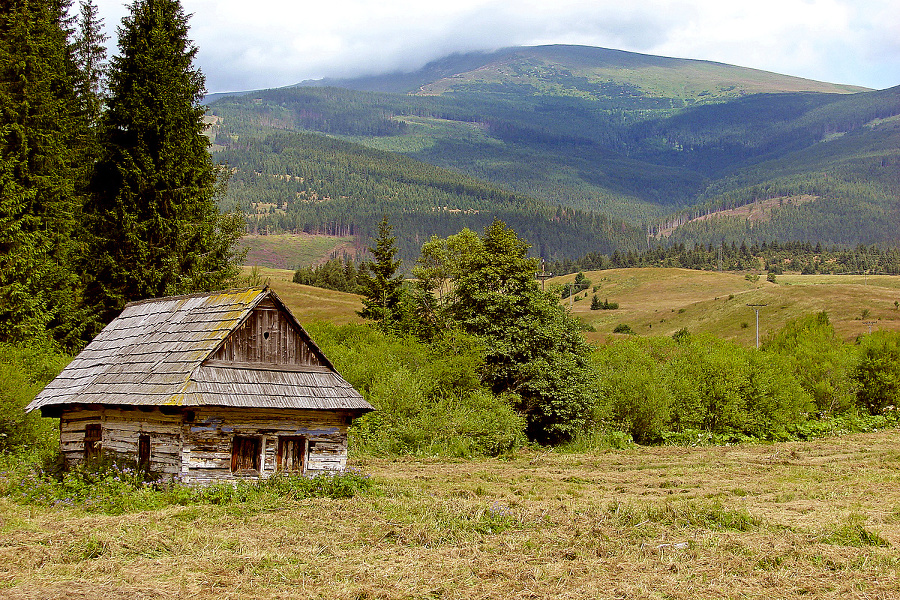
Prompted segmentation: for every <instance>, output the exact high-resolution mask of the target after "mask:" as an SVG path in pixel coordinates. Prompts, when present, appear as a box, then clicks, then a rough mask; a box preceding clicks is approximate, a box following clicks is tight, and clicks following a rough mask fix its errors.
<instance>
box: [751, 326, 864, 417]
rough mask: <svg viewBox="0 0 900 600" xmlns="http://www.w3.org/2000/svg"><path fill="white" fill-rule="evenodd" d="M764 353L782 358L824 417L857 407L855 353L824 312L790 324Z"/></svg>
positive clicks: (767, 345)
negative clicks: (854, 369)
mask: <svg viewBox="0 0 900 600" xmlns="http://www.w3.org/2000/svg"><path fill="white" fill-rule="evenodd" d="M762 349H763V351H764V352H767V353H775V354H779V355H780V356H781V357H782V359H783V360H785V361H786V362H787V363H788V365H789V368H790V370H791V373H792V374H793V376H794V377H795V378H796V380H797V381H798V382H799V383H800V385H801V386H802V387H803V389H804V390H806V392H807V393H808V394H809V395H810V396H812V398H813V401H814V402H815V403H816V410H817V412H818V413H819V414H820V415H821V416H827V415H832V414H838V413H843V412H846V411H849V410H852V409H853V408H854V406H855V405H856V388H857V383H856V382H855V381H854V380H853V378H852V377H851V370H852V368H853V364H854V362H855V361H856V357H855V353H854V349H853V347H852V346H850V345H849V344H846V343H844V342H843V341H841V340H840V339H839V338H838V337H837V335H836V334H835V332H834V326H833V325H832V324H831V322H830V321H829V319H828V315H827V314H826V313H824V312H820V313H816V314H813V315H808V316H806V317H802V318H800V319H797V320H794V321H791V322H790V323H788V324H787V325H785V326H784V327H783V328H782V329H781V330H780V331H779V332H777V333H776V334H775V335H774V336H772V337H771V338H770V339H768V340H766V342H765V343H764V344H763V346H762Z"/></svg>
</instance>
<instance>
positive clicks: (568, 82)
mask: <svg viewBox="0 0 900 600" xmlns="http://www.w3.org/2000/svg"><path fill="white" fill-rule="evenodd" d="M323 84H330V85H332V86H334V85H340V86H343V87H340V88H339V87H316V86H319V85H323ZM372 90H377V91H372ZM210 113H211V114H212V115H213V116H214V117H215V119H216V126H215V128H214V132H213V135H214V137H215V141H216V144H217V145H216V147H215V148H216V149H217V150H219V151H220V152H217V153H216V156H217V158H219V159H220V160H224V161H227V162H228V164H229V165H231V166H232V168H234V169H236V172H235V176H234V179H233V186H232V191H231V192H230V195H231V197H232V198H234V199H239V200H243V201H244V204H246V203H247V199H249V198H258V199H262V200H264V201H265V202H269V203H277V204H284V203H285V202H287V203H288V204H291V203H295V202H293V200H292V199H291V197H290V194H295V196H294V198H303V196H302V195H301V196H296V194H298V193H300V192H301V191H303V190H298V189H294V188H297V183H298V182H294V184H295V185H293V187H291V186H288V185H286V184H284V183H283V182H284V181H286V180H284V179H282V180H277V179H275V178H276V177H277V176H287V175H288V174H289V171H290V169H296V168H297V165H298V164H299V163H297V162H296V161H298V160H302V161H307V163H308V164H307V168H309V165H311V164H316V165H319V166H318V167H317V168H320V169H324V170H322V171H320V177H319V179H318V180H317V181H316V184H315V186H316V188H317V189H314V190H306V191H304V193H307V194H308V193H316V194H317V198H318V200H317V201H316V202H309V201H308V200H307V201H305V204H304V206H303V208H302V210H300V209H299V208H297V209H290V208H287V213H289V214H290V213H295V214H297V215H299V214H300V213H302V214H304V215H307V216H306V217H303V218H304V219H307V220H308V222H304V223H305V224H304V225H302V226H303V227H304V228H307V227H313V228H316V227H325V226H335V224H337V225H338V226H340V224H342V223H347V222H350V223H352V224H354V226H358V227H361V228H362V229H366V230H368V229H370V227H371V224H372V223H373V219H376V218H380V216H381V214H389V215H391V217H392V219H394V218H395V217H394V215H396V220H398V221H401V220H403V219H405V218H407V217H408V216H409V215H410V214H412V213H421V214H418V216H416V217H415V221H416V223H417V225H416V226H415V227H410V226H408V225H405V224H400V223H398V226H399V229H398V230H397V233H398V235H399V236H400V238H401V239H402V240H405V239H407V238H409V237H410V236H412V237H413V238H416V239H420V238H421V237H422V236H425V237H427V236H428V235H430V233H438V234H445V233H446V232H448V231H451V230H452V228H453V227H456V226H457V225H458V224H461V223H465V224H467V225H470V226H472V225H475V226H477V225H478V224H479V223H480V222H481V221H482V220H484V218H482V217H483V216H486V215H491V218H492V217H493V216H505V217H509V218H512V217H511V215H512V214H513V213H514V214H515V215H516V219H514V221H515V223H516V224H517V225H518V227H516V229H517V230H518V231H520V232H521V233H522V235H523V236H524V237H526V238H527V239H529V240H530V241H532V243H534V244H535V245H536V251H537V252H539V253H541V254H542V255H544V256H547V258H552V257H557V258H558V257H561V256H576V255H577V254H578V252H580V250H581V249H582V248H584V247H585V246H589V245H592V244H598V246H597V247H595V248H592V249H591V251H607V250H606V248H607V247H613V246H615V245H616V244H622V246H619V247H620V248H621V249H625V248H628V247H635V246H637V245H646V244H647V240H646V239H642V238H643V236H644V233H641V232H647V231H650V232H652V233H656V232H659V231H662V230H665V231H666V232H667V235H668V234H669V233H671V231H672V230H673V229H674V230H675V233H673V234H672V236H673V239H676V240H678V241H680V242H687V243H690V242H692V241H703V242H704V243H708V242H710V241H715V242H717V243H718V242H721V240H722V239H725V240H726V241H728V242H731V241H737V242H738V243H741V242H743V241H748V242H752V241H761V240H763V239H772V238H777V239H779V240H782V241H789V240H794V239H802V240H804V241H813V242H816V241H819V242H822V243H826V244H854V243H860V242H864V243H894V242H895V241H896V231H897V230H898V229H900V215H898V214H897V208H896V206H897V202H896V198H897V196H898V192H900V186H898V175H897V173H898V165H900V127H898V119H900V88H891V89H888V90H881V91H860V90H859V88H851V87H849V86H840V85H835V84H828V83H821V82H813V81H808V80H803V79H799V78H794V77H788V76H783V75H777V74H773V73H766V72H762V71H755V70H752V69H745V68H740V67H733V66H729V65H722V64H719V63H710V62H705V61H690V60H683V59H668V58H662V57H653V56H646V55H639V54H632V53H627V52H621V51H615V50H606V49H601V48H585V47H577V46H543V47H537V48H518V49H506V50H501V51H498V52H495V53H491V54H471V55H457V56H451V57H448V58H446V59H444V60H442V61H436V62H435V63H432V64H430V65H427V66H426V67H424V68H423V69H422V70H420V71H418V72H416V73H412V74H395V75H386V76H382V77H374V78H366V79H357V80H340V81H338V80H331V81H327V80H326V81H322V82H306V83H305V84H304V85H301V86H296V87H290V88H280V89H275V90H263V91H256V92H250V93H246V94H243V95H240V96H228V97H221V98H219V99H218V100H217V101H215V102H214V103H213V104H212V105H211V107H210ZM286 131H295V132H301V131H302V132H307V133H308V134H309V133H318V134H325V135H327V136H329V137H332V138H341V139H343V140H344V141H346V142H353V143H354V145H349V144H348V145H343V146H340V153H342V154H341V155H342V156H343V157H344V158H342V159H341V160H343V161H344V166H343V167H340V168H338V167H337V166H329V165H328V164H327V163H328V160H327V159H325V158H322V159H321V160H320V159H309V158H303V154H304V153H306V152H308V151H309V150H308V149H304V148H312V147H314V146H316V145H317V144H323V143H324V142H320V141H317V140H316V138H315V136H313V135H298V136H294V137H291V136H287V134H286V133H284V132H286ZM276 132H281V133H277V134H276ZM273 135H274V137H272V136H273ZM267 139H269V140H270V141H269V142H264V140H267ZM271 140H277V141H274V142H273V141H271ZM261 143H262V144H263V146H259V144H261ZM273 144H274V145H273ZM357 144H361V145H363V146H367V147H368V148H371V149H374V150H381V151H384V152H383V153H381V154H369V153H368V152H369V151H368V150H363V149H362V148H360V147H359V146H358V145H357ZM288 147H291V148H292V149H291V150H286V149H287V148H288ZM264 148H269V149H264ZM335 148H337V146H335ZM329 152H335V150H329ZM292 153H294V154H292ZM347 153H350V154H353V155H354V156H356V157H357V158H355V159H354V160H353V161H350V162H347V161H346V160H345V158H346V156H347ZM389 153H392V154H389ZM399 154H402V155H406V156H407V157H409V158H412V159H416V161H417V162H416V163H413V162H400V161H399V157H398V158H396V161H395V158H391V157H392V156H394V157H396V155H399ZM264 155H265V156H266V157H268V158H264V157H263V156H264ZM375 156H378V157H379V158H378V160H379V161H385V162H384V169H386V170H383V172H382V174H381V175H379V176H378V177H374V176H373V173H372V172H371V170H369V171H367V170H366V168H362V170H360V168H361V165H362V164H364V163H366V162H370V161H372V160H374V159H373V157H375ZM363 157H365V158H363ZM292 161H294V162H292ZM360 161H361V162H360ZM350 163H354V164H355V166H352V165H351V164H350ZM423 163H427V164H428V165H434V166H437V167H442V168H443V169H442V170H434V169H433V167H427V166H425V165H424V164H423ZM251 164H254V165H255V166H254V167H252V169H251V167H250V165H251ZM401 164H402V165H403V166H402V167H401ZM413 164H417V165H419V166H416V167H413V166H412V165H413ZM264 165H265V166H264ZM394 167H397V168H398V169H400V170H401V171H402V170H403V169H413V170H415V171H416V172H417V173H419V174H420V176H421V177H420V178H419V179H416V182H415V185H425V186H426V187H427V188H429V189H430V190H431V191H429V192H428V193H427V194H424V195H423V192H422V190H421V189H419V190H418V191H417V192H415V193H412V192H410V191H409V189H408V187H407V188H406V189H404V186H408V185H410V182H409V181H408V179H409V177H408V176H407V175H398V177H399V179H398V181H397V182H394V183H390V181H392V178H393V175H391V176H388V177H386V178H385V177H384V175H385V174H387V173H390V172H391V169H393V168H394ZM251 172H259V173H263V172H267V173H269V174H270V175H271V176H272V177H270V178H269V179H268V180H264V179H265V178H259V177H256V178H254V177H253V176H251ZM454 173H455V174H456V175H454ZM458 175H462V177H461V178H460V179H459V180H458V182H457V183H454V184H452V185H450V186H449V187H452V188H453V189H468V190H470V191H471V188H472V186H475V187H476V188H478V190H479V191H478V193H477V194H476V196H477V198H474V197H471V196H470V195H467V194H468V192H465V193H463V195H462V196H450V197H447V196H441V194H446V193H447V190H448V185H449V184H448V181H450V180H454V178H455V177H457V176H458ZM417 177H419V175H417ZM431 177H435V178H436V179H435V181H434V185H432V182H431V180H430V178H431ZM370 179H371V180H372V181H370V182H368V183H365V182H366V181H367V180H370ZM279 181H280V183H279ZM304 181H305V182H308V179H305V180H304ZM401 181H402V184H399V185H397V183H399V182H401ZM326 182H327V183H326ZM376 182H380V183H376ZM304 185H306V184H304ZM372 186H375V187H372ZM378 186H382V187H380V188H378ZM376 188H378V189H376ZM487 189H491V190H493V191H491V192H490V193H488V192H485V190H487ZM341 190H343V192H342V191H341ZM437 190H440V193H437ZM453 193H454V194H455V193H456V192H453ZM435 194H436V195H435ZM340 196H346V198H345V199H343V200H336V199H337V198H339V197H340ZM799 196H803V197H805V198H812V199H813V201H807V202H802V203H799V202H793V201H791V200H790V199H791V198H795V197H799ZM325 197H327V198H329V200H327V201H323V200H322V199H323V198H325ZM426 198H427V199H426ZM772 198H787V199H788V200H787V202H780V204H781V206H780V207H779V208H778V209H776V210H772V211H769V213H768V214H767V218H766V219H765V220H759V219H757V220H755V221H747V219H746V218H740V217H737V218H734V217H733V218H722V219H705V220H704V221H703V222H702V223H698V222H697V221H694V222H693V223H691V224H690V225H687V226H683V224H684V223H686V222H687V221H689V220H691V218H693V217H696V216H699V215H701V214H703V215H705V214H707V213H711V212H714V211H717V210H721V209H725V208H734V207H736V206H742V205H745V204H750V203H752V202H755V201H758V200H761V199H772ZM273 201H274V202H273ZM438 207H440V208H438ZM513 207H515V208H514V210H513ZM557 207H563V208H564V209H565V210H557ZM489 209H491V210H489ZM270 210H271V209H270ZM467 210H468V211H469V213H468V215H469V216H468V217H467V218H463V217H460V216H459V215H460V213H459V212H456V211H467ZM473 211H478V212H473ZM492 211H493V212H492ZM510 211H512V212H510ZM576 211H577V212H576ZM276 212H277V209H276ZM376 213H377V216H376ZM425 213H428V218H425V217H424V215H425ZM501 213H502V215H501ZM401 214H402V215H404V216H403V217H401V216H400V215H401ZM462 214H466V213H465V212H463V213H462ZM334 215H340V217H341V219H342V220H341V219H338V220H337V221H336V220H335V219H336V217H334ZM450 215H454V216H452V217H450ZM472 215H481V216H482V217H473V216H472ZM567 215H568V216H567ZM597 215H605V217H604V218H603V219H600V221H599V223H600V227H599V228H600V230H603V229H604V228H606V229H610V228H609V227H608V225H609V224H610V223H613V222H617V221H625V222H628V223H630V224H631V225H623V224H621V223H620V224H618V225H616V226H614V227H612V229H614V230H615V231H617V235H615V236H613V235H611V234H609V233H604V234H603V236H602V237H603V239H602V240H597V239H596V235H595V233H594V232H595V230H596V229H597V227H596V226H597V224H598V216H597ZM298 219H300V217H299V216H298V217H297V218H296V219H295V220H294V221H293V222H292V223H293V224H291V223H288V222H287V221H284V222H283V223H281V222H279V223H274V222H273V223H269V225H270V226H274V227H276V228H278V227H289V228H290V227H293V228H296V227H297V226H298V224H299V223H300V220H298ZM548 219H549V220H548ZM282 221H283V220H282ZM548 223H557V224H559V223H565V224H566V227H568V228H570V231H571V235H568V234H566V235H564V234H561V233H559V232H557V231H555V230H554V231H553V232H551V231H550V229H547V230H546V231H545V232H544V233H542V234H540V235H538V234H537V232H538V231H543V230H544V229H545V228H546V227H551V226H549V225H547V224H548ZM513 226H514V227H515V225H513ZM553 227H555V226H552V227H551V229H552V228H553ZM536 236H537V237H536ZM573 236H574V237H573ZM551 239H553V240H555V241H552V242H548V240H551ZM572 239H579V242H578V243H571V242H570V240H572ZM656 239H657V241H658V243H665V242H666V240H667V239H669V238H665V237H663V236H658V237H656ZM651 243H652V239H651ZM601 249H602V250H601Z"/></svg>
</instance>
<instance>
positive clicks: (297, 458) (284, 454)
mask: <svg viewBox="0 0 900 600" xmlns="http://www.w3.org/2000/svg"><path fill="white" fill-rule="evenodd" d="M305 466H306V438H305V437H300V436H279V438H278V470H279V471H291V472H297V473H302V472H303V468H304V467H305Z"/></svg>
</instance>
